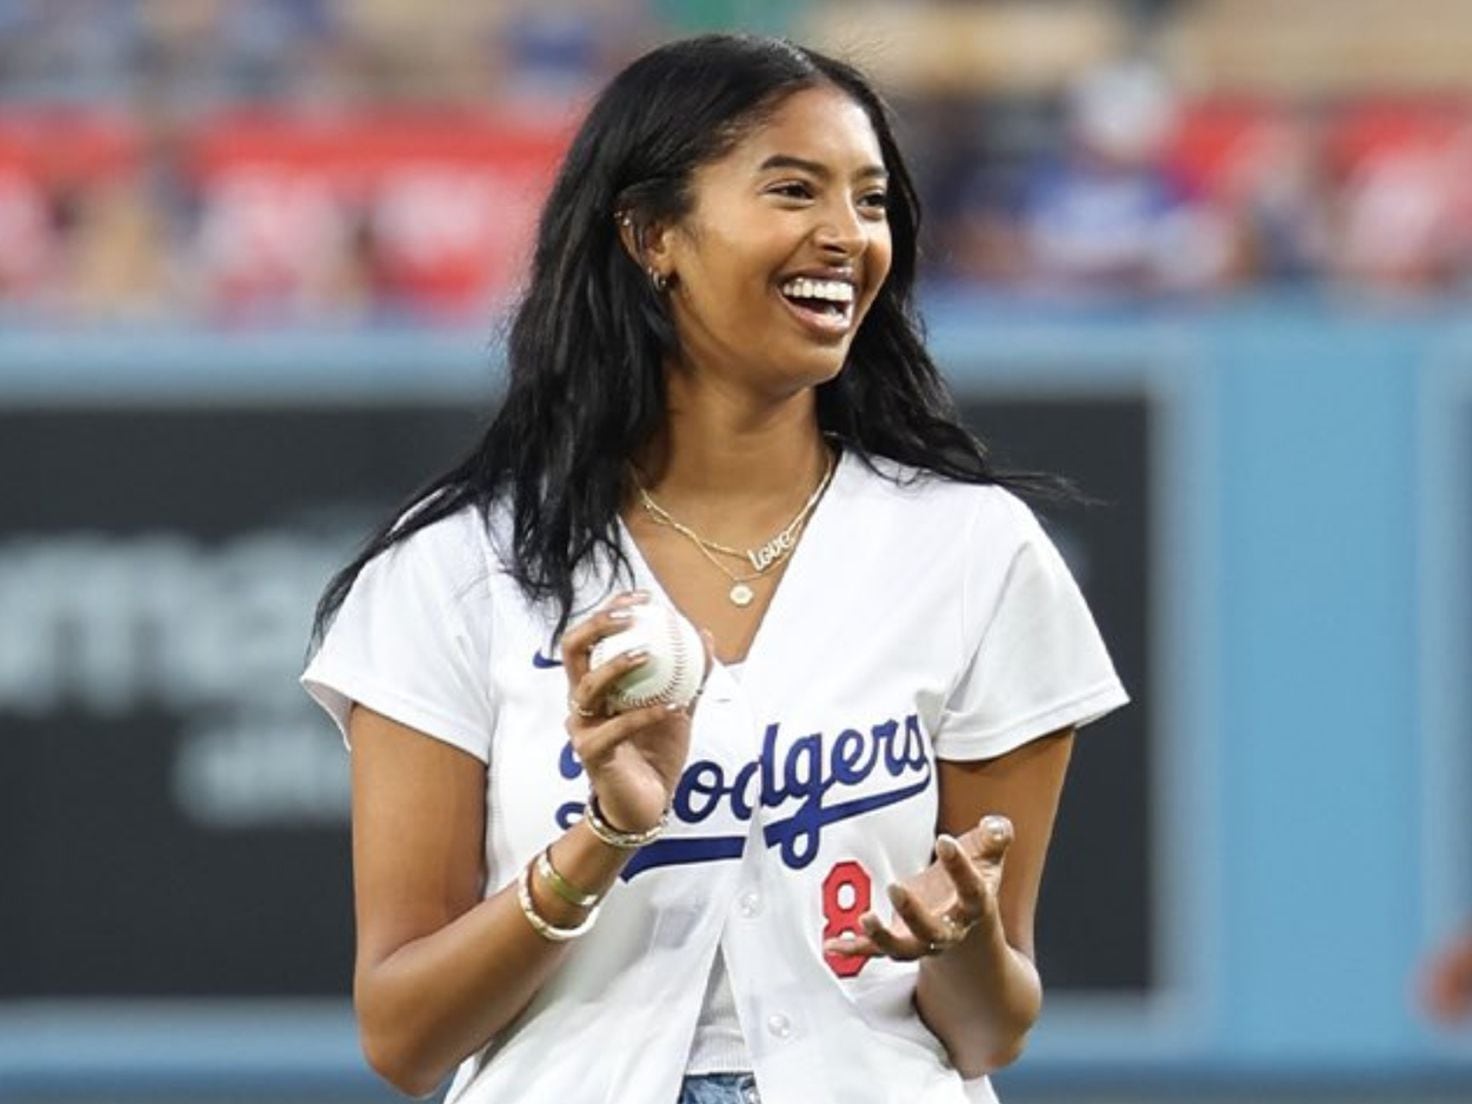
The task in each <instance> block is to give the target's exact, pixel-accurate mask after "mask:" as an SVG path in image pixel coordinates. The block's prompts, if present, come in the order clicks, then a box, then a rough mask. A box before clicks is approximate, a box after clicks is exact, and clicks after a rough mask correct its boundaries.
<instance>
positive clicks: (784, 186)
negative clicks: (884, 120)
mask: <svg viewBox="0 0 1472 1104" xmlns="http://www.w3.org/2000/svg"><path fill="white" fill-rule="evenodd" d="M886 187H887V177H886V174H885V171H884V159H883V155H882V153H881V151H880V147H879V140H878V138H877V137H876V136H875V134H874V128H873V126H871V125H870V123H869V117H868V115H866V114H865V112H864V109H863V108H862V107H860V106H859V105H858V104H857V103H855V102H854V101H853V100H852V99H850V98H849V97H848V96H847V95H846V94H845V93H843V92H841V91H840V90H838V89H836V88H833V87H831V86H826V85H825V86H820V87H816V88H810V89H805V90H803V91H800V92H795V93H793V94H792V95H791V96H789V97H788V98H787V99H785V100H784V101H782V102H781V103H780V104H779V105H778V107H777V108H776V110H775V111H774V112H773V113H772V114H771V115H770V117H769V118H768V119H767V120H766V121H765V122H763V123H762V124H760V125H758V126H756V127H755V128H754V129H753V130H752V131H751V132H750V133H748V134H747V135H746V136H745V137H744V138H743V139H742V140H741V141H740V142H739V143H738V144H737V145H736V146H735V147H734V148H733V149H732V150H731V151H730V152H729V153H727V154H726V155H725V156H724V157H721V158H720V159H718V160H716V161H713V162H711V163H709V164H706V165H704V166H702V167H701V168H699V169H697V170H696V172H695V173H694V175H693V177H692V179H691V185H690V193H691V196H692V199H693V208H692V210H691V211H690V213H689V214H688V215H687V216H686V217H685V218H684V219H682V220H681V221H680V222H679V223H677V224H675V225H673V226H670V227H667V228H665V229H664V230H662V231H661V232H659V233H658V234H656V235H654V238H653V241H652V244H651V245H650V248H649V249H648V252H647V253H646V256H645V263H646V265H650V266H652V267H653V268H654V269H655V270H656V271H658V272H659V273H661V274H663V275H665V276H668V277H670V279H671V284H672V286H671V288H670V290H669V292H668V293H667V294H668V297H669V303H670V308H671V311H672V314H673V317H674V321H675V328H676V332H677V333H678V335H679V339H680V351H681V360H682V362H683V363H684V364H685V365H686V366H688V367H689V368H691V369H693V370H694V371H696V372H708V373H714V374H718V375H721V376H728V377H731V378H732V379H733V380H734V381H739V382H740V383H742V384H743V385H745V386H753V387H756V388H758V389H760V390H761V391H762V392H763V393H766V394H770V395H774V396H781V395H786V394H792V393H794V392H796V391H800V390H802V389H804V388H807V387H811V386H813V385H815V384H818V383H822V382H824V381H825V380H829V379H832V378H833V377H834V376H835V375H837V374H838V372H839V371H840V370H841V369H842V367H843V364H844V360H845V358H846V357H847V356H848V350H849V347H850V345H851V344H852V343H853V339H854V335H855V333H857V331H858V328H859V324H860V323H861V322H862V321H863V319H864V316H865V314H866V313H867V312H868V309H869V307H870V306H871V305H872V304H873V302H874V298H875V296H876V295H877V294H878V292H879V288H880V285H881V284H883V282H884V279H885V276H886V275H887V274H888V273H889V265H890V254H891V243H890V230H889V223H888V220H887V217H886V196H887V192H886Z"/></svg>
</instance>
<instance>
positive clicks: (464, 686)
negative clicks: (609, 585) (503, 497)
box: [301, 511, 495, 762]
mask: <svg viewBox="0 0 1472 1104" xmlns="http://www.w3.org/2000/svg"><path fill="white" fill-rule="evenodd" d="M477 522H478V515H477V514H475V513H474V512H473V511H465V512H463V513H460V514H454V515H451V516H450V517H448V518H445V519H443V520H441V521H437V522H435V523H433V524H431V525H429V526H426V527H425V528H424V529H422V530H420V531H419V532H418V533H415V534H414V535H413V536H411V537H409V538H408V539H406V540H405V541H403V542H402V543H400V544H398V545H395V546H394V547H393V548H391V549H389V550H388V551H387V552H384V553H383V554H382V555H380V556H379V557H377V558H376V559H374V560H372V561H370V562H369V563H368V565H367V566H366V567H365V568H364V569H363V570H362V572H361V573H360V574H359V575H358V578H357V579H356V580H355V581H354V583H353V588H352V589H351V590H350V591H349V592H348V595H347V598H346V599H344V601H343V604H342V606H341V607H340V608H339V609H338V612H337V616H336V618H335V619H334V620H333V622H332V624H331V626H330V627H329V629H328V630H327V633H326V635H325V637H324V638H323V640H322V643H321V646H320V647H319V648H318V649H317V652H316V654H315V655H313V656H312V659H311V662H310V663H309V664H308V665H307V669H306V671H305V672H304V673H303V675H302V678H301V682H302V686H303V687H304V688H305V689H306V691H307V693H308V694H310V695H311V696H312V698H313V700H315V701H316V702H317V703H318V704H319V705H321V706H322V708H323V709H325V710H326V711H327V713H328V715H329V716H331V718H332V719H333V721H334V722H336V724H337V727H338V728H339V730H341V732H342V734H343V739H344V740H345V741H346V740H347V739H348V728H347V725H348V714H349V712H350V711H351V709H352V705H353V703H354V702H357V703H359V704H362V705H365V706H367V707H368V708H369V709H372V710H374V711H375V712H377V713H382V714H383V715H384V716H386V717H390V718H392V719H393V720H395V721H398V722H399V723H401V724H405V725H408V726H409V727H410V728H414V729H418V730H419V731H421V732H423V733H425V734H427V735H429V736H432V737H434V738H436V739H439V740H443V741H444V742H445V743H448V744H452V745H454V746H455V747H457V748H460V749H461V750H463V751H466V752H468V753H470V754H471V755H473V756H475V757H476V758H477V759H480V760H481V761H482V762H489V761H490V749H491V735H492V731H493V728H494V720H495V710H494V708H493V702H492V698H491V693H490V644H491V598H490V586H489V580H490V568H489V560H488V557H487V555H486V552H485V545H484V543H483V542H482V541H481V540H480V539H479V536H478V530H477Z"/></svg>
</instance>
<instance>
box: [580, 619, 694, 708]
mask: <svg viewBox="0 0 1472 1104" xmlns="http://www.w3.org/2000/svg"><path fill="white" fill-rule="evenodd" d="M628 608H629V609H630V610H632V611H633V614H634V616H633V620H631V621H630V622H629V624H628V627H627V628H625V629H623V630H621V631H619V632H616V633H614V634H613V635H612V636H605V637H604V638H603V639H602V640H600V641H598V643H597V644H595V645H593V651H592V653H591V655H590V656H589V661H590V662H591V663H592V665H593V666H594V667H598V666H600V665H601V664H603V663H606V662H607V661H608V660H610V659H612V658H613V657H614V656H618V655H622V654H623V653H625V652H630V651H633V650H634V649H635V648H648V649H649V658H648V659H647V660H645V661H644V663H643V664H641V665H640V666H638V667H636V668H635V669H634V670H632V671H630V672H629V673H628V674H626V675H625V676H624V677H623V678H621V679H619V680H618V682H616V683H614V685H613V689H612V690H610V691H609V693H608V706H609V708H610V709H612V710H613V711H614V712H615V713H623V712H626V711H628V710H630V709H640V708H643V707H644V706H646V705H660V704H669V703H674V704H676V705H678V706H679V707H680V708H682V709H683V708H685V707H686V706H688V705H689V704H690V703H691V702H692V701H694V700H695V695H696V694H697V693H699V691H700V684H701V682H702V681H703V679H704V677H705V645H704V644H703V643H702V641H701V639H700V633H699V632H697V631H696V629H695V626H694V625H692V624H690V622H689V621H687V620H685V618H683V617H681V616H680V614H679V613H677V612H676V611H675V610H673V609H671V608H670V607H669V606H666V605H663V604H661V603H658V602H650V603H648V604H647V605H642V606H630V607H628Z"/></svg>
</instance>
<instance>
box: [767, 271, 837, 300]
mask: <svg viewBox="0 0 1472 1104" xmlns="http://www.w3.org/2000/svg"><path fill="white" fill-rule="evenodd" d="M781 290H782V294H783V295H790V296H792V297H793V298H795V299H826V300H828V301H829V302H832V303H852V302H853V301H854V286H853V284H850V283H849V282H848V281H846V280H810V279H808V278H807V277H806V276H798V277H795V278H793V279H791V280H788V281H787V282H786V283H785V284H783V285H782V289H781Z"/></svg>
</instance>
